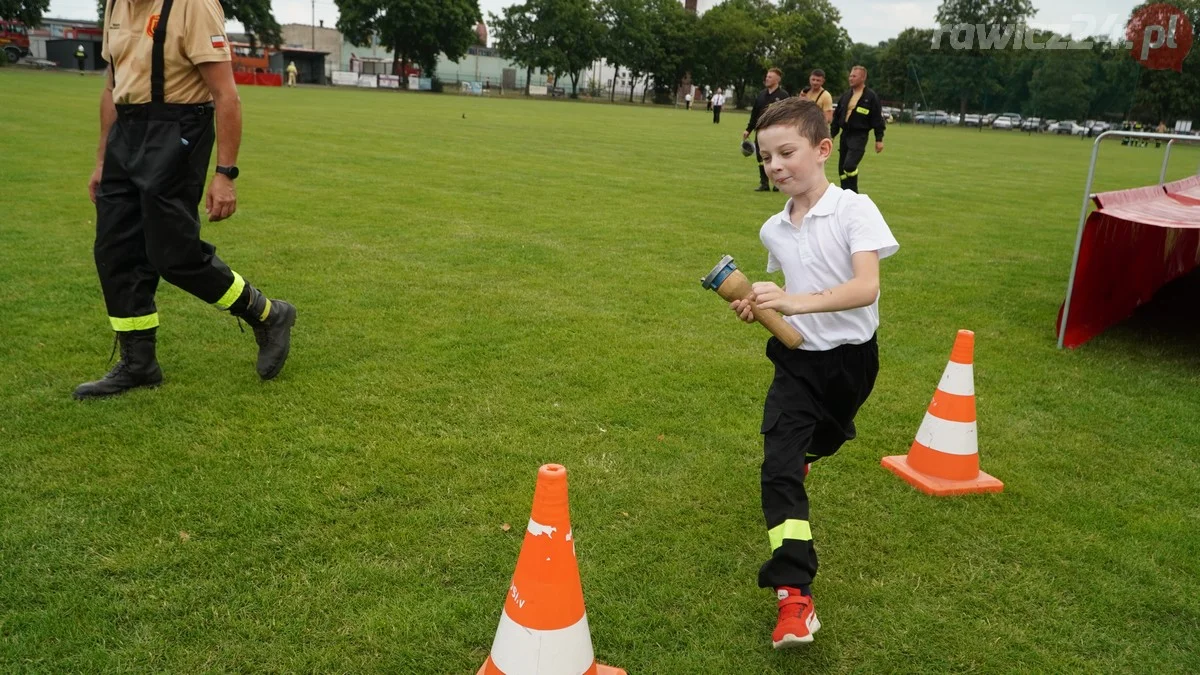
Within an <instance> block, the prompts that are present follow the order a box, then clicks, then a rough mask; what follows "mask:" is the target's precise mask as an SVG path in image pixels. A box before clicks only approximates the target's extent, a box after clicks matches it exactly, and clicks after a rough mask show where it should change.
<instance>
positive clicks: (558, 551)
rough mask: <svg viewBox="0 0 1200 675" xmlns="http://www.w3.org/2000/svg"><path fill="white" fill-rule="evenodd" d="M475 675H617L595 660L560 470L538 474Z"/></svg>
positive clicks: (622, 674)
mask: <svg viewBox="0 0 1200 675" xmlns="http://www.w3.org/2000/svg"><path fill="white" fill-rule="evenodd" d="M478 675H625V671H624V670H621V669H619V668H610V667H608V666H602V665H599V664H597V663H596V657H595V655H594V653H593V651H592V634H591V631H590V630H589V629H588V622H587V613H586V612H584V609H583V586H582V584H580V582H579V565H578V563H577V562H576V560H575V541H574V539H573V537H572V532H571V515H570V509H569V508H568V506H567V470H566V469H565V468H564V467H563V466H561V465H559V464H547V465H545V466H543V467H542V468H541V469H539V470H538V480H537V487H536V488H534V491H533V512H532V514H531V515H530V516H529V526H528V528H526V530H525V542H524V543H523V544H521V555H520V556H518V557H517V570H516V572H514V573H513V578H512V585H511V586H509V588H508V597H506V598H505V599H504V611H503V613H501V614H500V627H499V628H497V629H496V639H495V640H494V641H493V642H492V651H491V654H489V655H488V658H487V661H486V662H485V663H484V664H483V667H482V668H480V669H479V673H478Z"/></svg>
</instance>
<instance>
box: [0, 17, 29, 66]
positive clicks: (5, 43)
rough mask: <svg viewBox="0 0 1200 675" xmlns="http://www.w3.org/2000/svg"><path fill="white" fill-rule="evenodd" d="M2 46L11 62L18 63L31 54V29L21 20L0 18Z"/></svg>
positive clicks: (0, 41) (0, 43) (0, 44)
mask: <svg viewBox="0 0 1200 675" xmlns="http://www.w3.org/2000/svg"><path fill="white" fill-rule="evenodd" d="M0 48H2V49H4V55H5V56H6V57H8V62H9V63H16V62H17V61H18V60H19V59H20V58H21V57H22V56H26V55H28V54H29V29H27V28H26V27H25V24H23V23H21V22H19V21H6V20H4V19H0Z"/></svg>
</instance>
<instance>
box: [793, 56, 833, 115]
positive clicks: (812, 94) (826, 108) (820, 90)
mask: <svg viewBox="0 0 1200 675" xmlns="http://www.w3.org/2000/svg"><path fill="white" fill-rule="evenodd" d="M800 95H801V96H803V97H804V98H806V99H808V100H810V101H812V102H813V103H816V104H817V107H818V108H820V109H821V112H823V113H825V123H826V124H829V123H830V122H832V121H833V96H832V95H830V93H829V91H828V90H826V89H825V71H823V70H821V69H820V68H817V69H816V70H814V71H812V73H811V74H809V76H808V87H806V88H805V89H804V90H803V91H801V92H800Z"/></svg>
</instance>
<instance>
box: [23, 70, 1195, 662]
mask: <svg viewBox="0 0 1200 675" xmlns="http://www.w3.org/2000/svg"><path fill="white" fill-rule="evenodd" d="M99 86H100V80H99V79H98V78H93V77H87V78H81V77H77V76H71V75H51V74H33V73H27V72H21V71H16V70H13V69H5V70H0V91H3V92H4V93H5V96H4V98H5V104H4V106H3V107H4V114H3V116H2V117H0V157H2V158H3V161H2V162H0V204H2V207H0V214H2V215H0V219H2V225H0V317H2V319H0V408H2V411H3V415H2V416H0V670H2V671H4V672H23V671H28V672H52V671H75V672H88V671H163V672H197V671H320V672H393V673H418V674H420V673H473V672H474V670H475V669H476V668H478V667H479V665H480V664H481V663H482V662H483V660H484V658H485V656H486V654H487V650H488V649H489V647H490V645H491V641H492V637H493V634H494V631H495V629H496V624H497V621H498V619H499V615H500V610H501V607H502V604H503V600H504V597H505V593H506V592H507V590H508V584H509V580H510V577H511V575H512V572H513V566H514V563H515V561H516V558H517V555H518V552H519V550H520V545H521V540H522V536H523V532H524V524H525V522H526V520H527V518H528V517H529V508H530V502H531V499H532V495H533V488H534V482H535V477H536V472H537V468H538V466H539V465H541V464H543V463H546V462H560V463H562V464H564V465H566V467H567V468H568V471H569V477H570V487H571V498H572V499H571V511H572V520H573V525H574V531H575V534H576V537H577V550H578V555H579V560H580V569H581V573H582V577H583V583H584V592H585V597H586V601H587V609H588V614H589V621H590V623H591V626H592V638H593V642H594V644H595V647H596V652H597V655H598V657H599V658H600V659H601V660H603V661H605V662H607V663H610V664H613V665H617V666H621V667H624V668H627V669H628V670H629V672H630V673H634V674H637V675H643V674H650V673H654V674H660V673H661V674H676V673H679V674H684V673H730V674H732V673H739V674H740V673H797V672H850V671H853V672H887V671H907V672H943V671H956V672H958V671H982V672H1069V671H1074V672H1114V671H1118V672H1131V673H1144V672H1195V671H1197V670H1200V501H1198V499H1197V494H1198V491H1197V490H1198V488H1197V486H1198V485H1200V451H1198V450H1197V447H1198V446H1200V415H1198V411H1200V395H1198V394H1197V386H1198V385H1200V375H1198V373H1200V351H1197V348H1196V347H1197V343H1196V334H1195V332H1194V330H1193V329H1189V330H1188V331H1181V330H1180V329H1178V328H1177V327H1173V325H1172V323H1171V322H1149V321H1144V320H1134V321H1133V322H1130V323H1127V324H1125V325H1122V326H1121V327H1119V328H1117V329H1115V330H1113V331H1110V332H1109V333H1108V334H1106V335H1104V336H1102V337H1101V338H1099V339H1097V340H1095V341H1093V342H1092V343H1089V344H1088V345H1086V346H1084V347H1083V348H1081V349H1079V350H1076V351H1073V352H1064V351H1058V350H1057V349H1056V348H1055V335H1054V318H1055V313H1056V312H1057V310H1058V306H1059V303H1060V302H1061V300H1062V297H1063V294H1064V290H1065V283H1066V277H1067V271H1068V267H1069V264H1070V256H1071V251H1072V247H1073V244H1074V237H1075V228H1076V220H1077V218H1078V209H1079V206H1080V202H1081V198H1082V190H1083V181H1084V178H1085V175H1086V171H1087V161H1088V156H1089V152H1090V143H1085V142H1081V141H1080V140H1079V139H1074V138H1066V137H1029V136H1027V135H1024V134H1020V133H1005V132H992V131H990V130H989V131H984V132H976V131H973V130H963V129H936V130H930V129H924V128H913V127H905V128H896V129H893V130H891V131H889V133H888V140H887V150H886V152H885V153H884V154H883V155H878V156H877V155H871V156H869V157H868V158H867V159H866V161H865V162H864V164H863V169H862V178H861V185H862V189H863V191H864V192H866V193H868V194H869V195H870V196H871V197H872V198H873V199H874V200H875V201H876V203H877V204H878V205H879V206H880V208H881V209H882V211H883V213H884V215H885V216H886V217H887V219H888V222H889V223H890V225H891V227H892V229H893V231H894V232H895V234H896V237H897V238H898V239H899V241H900V242H901V249H900V252H899V253H898V254H897V255H896V256H894V257H893V258H890V259H888V260H887V261H886V262H885V263H884V265H883V300H882V315H883V326H882V328H881V330H880V333H879V336H880V354H881V360H882V367H881V372H880V376H879V380H878V384H877V387H876V389H875V393H874V395H873V396H872V398H871V400H870V401H869V402H868V403H867V405H866V406H865V407H864V408H863V410H862V412H861V413H860V415H859V418H858V429H859V438H858V440H856V441H854V442H852V443H850V444H848V445H847V446H846V447H844V448H843V450H842V451H841V452H840V453H839V454H838V455H837V456H836V457H834V458H833V459H830V460H827V461H823V462H821V463H820V464H818V465H817V466H816V467H815V469H814V472H813V475H812V476H811V477H810V480H809V486H810V490H811V495H812V500H813V516H812V521H813V529H814V533H815V537H816V539H817V547H818V551H819V553H820V555H821V563H822V567H821V574H820V576H819V577H818V580H817V583H816V585H815V587H814V591H815V595H816V602H817V608H818V612H819V615H820V617H821V620H822V623H823V625H824V628H823V629H822V630H821V632H820V633H819V634H818V635H817V639H816V642H815V643H814V644H813V645H811V646H810V647H809V648H807V649H803V650H797V651H792V652H790V653H775V652H773V651H772V650H771V648H770V642H769V634H770V631H771V628H772V627H773V625H774V618H775V603H774V598H773V596H772V594H771V593H770V592H768V591H764V590H761V589H758V588H757V587H756V585H755V579H756V573H757V569H758V566H759V564H760V563H761V562H762V560H763V559H764V556H766V555H767V553H768V550H769V546H768V542H767V537H766V533H765V531H764V526H763V521H762V515H761V511H760V508H759V490H758V475H759V462H760V458H761V439H760V437H759V424H760V420H761V405H762V399H763V396H764V394H765V390H766V386H767V384H768V383H769V380H770V376H771V369H770V365H769V363H768V361H767V360H766V359H765V358H764V356H763V354H762V352H763V343H764V337H765V333H764V332H763V331H762V329H761V328H759V327H758V326H746V325H743V324H740V323H739V322H737V321H736V320H735V319H734V317H733V315H732V313H731V312H729V310H728V309H726V307H725V306H724V303H723V302H722V301H720V300H719V299H718V298H717V296H716V295H715V294H713V293H711V292H709V291H705V290H703V289H702V288H701V287H700V285H699V283H698V280H699V279H700V277H702V276H703V275H704V274H705V273H707V272H708V270H709V269H710V268H711V267H712V265H713V264H714V263H716V261H717V259H718V258H719V257H720V256H721V255H722V254H725V253H729V254H732V255H734V256H735V257H736V258H737V260H738V261H739V262H740V263H741V265H742V266H743V267H744V268H745V269H746V270H748V271H749V272H750V273H751V275H752V276H754V277H755V278H762V277H763V276H764V275H763V274H762V273H761V272H760V270H762V268H763V265H764V262H765V258H766V255H765V252H764V251H763V250H762V247H761V245H760V243H759V241H758V228H759V226H760V225H761V223H762V221H763V220H764V219H765V218H766V217H767V216H769V215H770V214H771V213H773V212H775V211H777V210H778V209H779V208H780V207H781V206H782V204H783V201H784V200H783V199H782V197H781V196H780V195H778V194H757V193H754V192H752V191H751V189H752V188H753V187H754V185H755V183H756V182H757V177H756V174H755V169H754V166H753V162H752V160H750V159H745V158H743V157H741V155H740V154H739V153H738V151H737V144H738V141H739V140H740V133H739V132H740V130H741V128H743V126H744V124H745V120H746V118H745V115H744V114H736V113H731V114H727V116H726V119H725V120H724V122H723V123H722V124H721V125H720V126H714V125H713V124H712V123H711V121H710V119H709V118H708V117H707V116H706V115H705V114H704V113H703V112H702V111H700V112H692V113H685V112H683V111H677V110H670V109H661V108H642V107H626V106H608V105H589V104H582V103H572V102H543V101H522V100H488V99H483V98H470V97H459V96H456V95H442V96H436V95H428V94H426V95H417V94H397V93H389V92H366V91H355V90H332V89H298V90H284V89H261V88H250V87H247V88H244V89H243V90H242V98H243V104H244V111H245V129H246V131H245V139H244V144H243V149H242V154H241V158H240V162H239V163H240V165H241V168H242V172H243V177H242V178H240V179H239V181H238V189H239V197H240V202H239V209H238V213H237V215H236V217H234V218H233V219H232V220H230V221H228V222H224V223H219V224H215V225H207V226H206V227H205V238H206V239H208V240H209V241H211V242H213V243H215V244H216V245H217V246H218V247H219V250H220V253H221V255H222V257H223V258H224V259H225V260H226V261H228V262H229V263H230V265H231V266H233V267H234V269H236V270H238V271H240V272H241V273H242V274H243V275H244V276H245V277H246V279H247V280H249V281H251V282H252V283H254V284H256V285H258V286H260V287H262V288H263V289H265V290H266V291H267V292H268V293H270V294H271V295H273V296H275V297H282V298H286V299H287V300H290V301H292V302H294V303H295V304H296V305H297V307H298V308H299V320H298V323H297V326H296V330H295V334H294V342H293V349H292V357H291V360H290V361H289V363H288V366H287V368H286V369H285V370H284V372H283V374H282V375H281V376H280V377H279V378H278V379H277V380H276V381H273V382H270V383H265V384H264V383H261V382H259V380H258V378H257V376H256V375H255V372H254V367H253V366H254V353H255V347H254V343H253V339H252V336H251V335H250V334H248V333H247V334H242V333H241V332H239V331H238V328H237V324H236V323H235V321H234V320H233V319H232V318H230V317H229V316H228V315H223V314H220V313H218V312H217V311H216V310H214V309H212V308H211V307H208V306H206V305H204V304H203V303H201V302H199V301H197V300H195V299H194V298H191V297H190V296H187V295H186V294H184V293H183V292H181V291H179V290H177V289H174V288H171V287H167V286H165V285H164V287H162V288H161V291H160V293H159V312H160V314H161V316H162V328H161V329H160V331H159V359H160V361H161V363H162V365H163V368H164V371H165V376H166V382H165V384H164V386H163V387H162V388H161V389H158V390H156V391H139V392H135V393H132V394H129V395H126V396H124V397H121V398H118V399H115V400H110V401H99V402H90V403H84V404H81V403H79V402H76V401H73V400H71V397H70V393H71V389H72V388H73V387H74V386H75V385H76V384H77V383H78V382H81V381H83V380H85V379H91V378H94V377H96V376H99V375H101V374H103V373H104V372H105V371H106V369H107V367H108V366H107V361H106V360H107V358H108V356H109V349H110V347H111V333H110V332H109V330H108V327H107V320H106V318H105V310H104V305H103V302H102V300H101V296H100V290H99V284H98V282H97V279H96V274H95V271H94V268H93V262H92V254H91V243H92V236H93V221H94V211H93V209H92V207H91V204H90V203H89V202H88V200H87V194H86V182H87V177H88V175H89V173H90V171H91V168H92V159H93V153H94V148H95V142H96V127H97V121H96V107H97V99H98V93H99ZM1101 156H1102V164H1101V167H1100V170H1099V184H1098V188H1100V189H1112V188H1118V187H1132V186H1137V185H1144V184H1149V183H1151V182H1153V181H1155V180H1156V179H1157V176H1158V169H1159V165H1160V162H1161V151H1157V152H1156V151H1155V150H1154V149H1153V148H1152V147H1151V148H1125V147H1121V146H1120V145H1119V144H1117V143H1114V144H1112V145H1111V146H1106V147H1105V148H1104V150H1103V151H1102V153H1101ZM1198 162H1200V152H1195V151H1188V150H1187V149H1179V150H1176V151H1175V153H1174V158H1173V161H1172V163H1171V171H1170V177H1171V178H1178V177H1182V176H1184V175H1187V174H1188V173H1190V172H1191V171H1193V170H1194V169H1195V167H1196V165H1197V163H1198ZM828 173H829V174H831V175H832V174H834V173H835V171H834V169H833V168H830V169H829V171H828ZM1192 307H1193V308H1194V307H1195V305H1194V304H1193V305H1192ZM960 328H969V329H972V330H974V331H975V332H976V336H977V350H976V371H975V372H976V389H977V391H978V406H979V437H980V446H981V453H982V457H983V464H984V468H985V470H987V471H988V472H990V473H992V474H993V475H995V476H997V477H999V478H1000V479H1002V480H1003V481H1004V482H1005V490H1004V492H1003V493H1002V494H999V495H989V496H976V497H968V498H957V499H935V498H932V497H927V496H925V495H923V494H921V493H918V492H917V491H916V490H914V489H913V488H911V487H909V486H908V485H907V484H905V483H903V482H902V481H900V480H899V479H897V478H896V477H895V476H893V475H892V474H890V473H888V472H887V471H885V470H884V469H882V468H881V467H880V466H879V460H880V458H881V457H883V456H885V455H892V454H903V453H904V452H907V449H908V447H909V445H910V443H911V442H912V438H913V436H914V434H915V432H916V430H917V426H918V425H919V423H920V421H921V419H922V417H923V416H924V414H925V409H926V406H927V405H928V403H929V400H930V397H931V396H932V394H933V391H934V387H935V386H936V384H937V382H938V380H939V378H940V375H941V372H942V369H943V368H944V366H945V363H946V360H947V358H948V355H949V352H950V347H951V345H952V342H953V339H954V335H955V331H956V330H958V329H960ZM505 524H510V525H511V526H512V527H511V529H507V530H506V529H505V528H504V527H503V526H504V525H505Z"/></svg>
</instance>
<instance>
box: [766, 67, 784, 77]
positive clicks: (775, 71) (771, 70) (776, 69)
mask: <svg viewBox="0 0 1200 675" xmlns="http://www.w3.org/2000/svg"><path fill="white" fill-rule="evenodd" d="M767 72H768V73H775V74H776V75H778V76H779V79H781V80H782V79H783V71H782V70H780V69H778V68H768V69H767Z"/></svg>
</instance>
